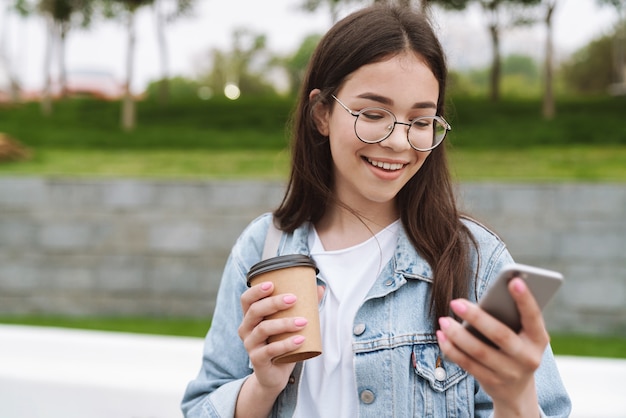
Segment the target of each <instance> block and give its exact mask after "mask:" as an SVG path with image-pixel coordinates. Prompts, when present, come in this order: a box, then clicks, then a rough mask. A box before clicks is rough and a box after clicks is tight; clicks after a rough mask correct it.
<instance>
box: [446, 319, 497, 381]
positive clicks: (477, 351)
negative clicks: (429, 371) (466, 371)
mask: <svg viewBox="0 0 626 418" xmlns="http://www.w3.org/2000/svg"><path fill="white" fill-rule="evenodd" d="M439 326H440V327H441V333H442V334H443V336H445V337H446V340H447V341H449V342H450V344H453V346H454V349H455V350H456V351H458V352H459V353H462V354H463V357H462V358H460V359H457V360H459V361H461V362H462V363H463V365H461V364H459V363H457V364H459V366H461V367H464V366H467V367H469V363H479V364H481V365H482V366H483V367H485V368H488V369H495V368H497V366H496V365H497V364H500V363H499V362H500V361H503V360H504V357H503V353H501V352H500V350H498V349H497V348H495V347H493V346H491V345H488V344H486V343H484V342H483V341H481V340H480V339H479V338H477V337H476V336H474V335H473V334H472V333H470V332H469V331H468V330H467V329H465V328H464V327H463V326H462V325H461V324H460V323H458V322H457V321H455V320H453V319H452V318H449V317H443V318H439ZM459 353H457V355H459ZM446 355H447V354H446ZM453 361H455V360H453ZM455 362H456V361H455Z"/></svg>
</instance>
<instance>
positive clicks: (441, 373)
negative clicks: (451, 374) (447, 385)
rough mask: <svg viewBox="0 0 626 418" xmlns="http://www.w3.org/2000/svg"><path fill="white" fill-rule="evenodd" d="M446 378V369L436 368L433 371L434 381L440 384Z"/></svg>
mask: <svg viewBox="0 0 626 418" xmlns="http://www.w3.org/2000/svg"><path fill="white" fill-rule="evenodd" d="M446 377H447V373H446V369H444V368H443V367H437V368H436V369H435V379H437V380H438V381H440V382H443V381H444V380H446Z"/></svg>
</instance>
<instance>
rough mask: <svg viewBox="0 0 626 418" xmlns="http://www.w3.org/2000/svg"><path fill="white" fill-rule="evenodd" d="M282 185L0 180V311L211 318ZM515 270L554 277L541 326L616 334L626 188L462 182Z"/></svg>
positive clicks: (625, 257)
mask: <svg viewBox="0 0 626 418" xmlns="http://www.w3.org/2000/svg"><path fill="white" fill-rule="evenodd" d="M282 192H283V184H281V183H278V182H261V181H245V182H244V181H241V182H239V181H184V182H173V181H156V180H76V179H67V180H65V179H44V178H7V177H4V178H0V314H70V315H155V316H157V315H162V316H193V317H202V316H205V317H208V316H210V315H211V313H212V310H213V306H214V299H215V294H216V291H217V286H218V284H219V280H220V277H221V271H222V268H223V265H224V263H225V261H226V257H227V256H228V252H229V250H230V247H231V246H232V244H233V243H234V241H235V239H236V238H237V236H238V235H239V233H240V232H241V230H242V229H243V228H244V227H245V225H246V224H247V223H248V222H250V221H251V220H252V219H254V218H255V217H256V216H258V215H259V214H261V213H262V212H264V211H267V210H271V209H272V208H273V207H274V206H275V205H276V204H277V203H278V202H279V201H280V199H281V197H282ZM459 195H460V198H461V201H462V202H463V205H464V207H466V208H467V209H468V211H469V212H470V213H471V214H473V215H474V216H475V217H476V218H478V219H480V220H481V221H483V223H486V224H488V225H489V226H490V227H492V228H493V229H494V230H495V231H496V232H498V233H499V235H501V236H502V238H503V239H504V240H505V241H506V242H507V243H508V245H509V248H510V250H511V252H512V253H513V255H514V257H515V258H516V260H517V261H518V262H523V263H528V264H536V265H539V266H543V267H547V268H552V269H557V270H561V271H562V272H563V273H564V274H565V276H566V282H565V285H564V286H563V288H562V290H561V291H560V292H559V293H558V295H557V297H556V298H555V299H554V300H553V301H552V303H551V304H550V305H549V307H548V308H547V310H546V319H547V322H548V325H549V328H551V329H554V330H560V331H580V332H593V333H620V334H622V335H626V186H624V185H619V184H615V185H611V184H546V185H536V184H485V183H480V184H462V185H461V186H460V190H459Z"/></svg>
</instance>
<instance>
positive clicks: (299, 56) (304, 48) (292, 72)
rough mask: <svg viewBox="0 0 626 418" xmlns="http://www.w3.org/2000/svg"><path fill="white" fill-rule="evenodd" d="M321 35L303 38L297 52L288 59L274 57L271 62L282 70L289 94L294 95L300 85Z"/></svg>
mask: <svg viewBox="0 0 626 418" xmlns="http://www.w3.org/2000/svg"><path fill="white" fill-rule="evenodd" d="M321 38H322V36H321V35H318V34H314V35H309V36H307V37H305V38H304V40H303V41H302V43H301V44H300V47H299V48H298V50H297V51H296V52H295V53H294V54H292V55H290V56H288V57H275V58H274V59H273V60H272V65H273V66H278V67H281V68H284V69H285V71H286V72H287V78H288V79H289V92H290V94H295V93H297V91H298V88H299V87H300V85H301V84H302V77H303V76H304V72H305V70H306V67H307V65H308V63H309V60H310V59H311V55H313V51H314V50H315V47H316V46H317V44H318V43H319V41H320V39H321Z"/></svg>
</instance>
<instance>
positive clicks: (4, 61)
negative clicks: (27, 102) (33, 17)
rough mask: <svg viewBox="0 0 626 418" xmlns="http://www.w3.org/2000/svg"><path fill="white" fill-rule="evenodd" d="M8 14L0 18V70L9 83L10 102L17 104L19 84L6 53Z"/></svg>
mask: <svg viewBox="0 0 626 418" xmlns="http://www.w3.org/2000/svg"><path fill="white" fill-rule="evenodd" d="M7 14H8V12H5V13H4V14H3V15H2V17H3V21H2V22H0V30H2V34H1V35H0V68H4V71H5V72H6V74H7V77H8V79H9V80H8V81H9V89H10V90H9V94H10V100H11V102H13V103H17V102H19V101H20V83H19V81H18V79H17V77H16V75H15V72H14V71H13V68H12V66H11V60H10V59H9V53H8V52H7V45H8V43H9V41H8V35H7V32H8V29H7V28H8V25H7V24H6V20H7Z"/></svg>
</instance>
